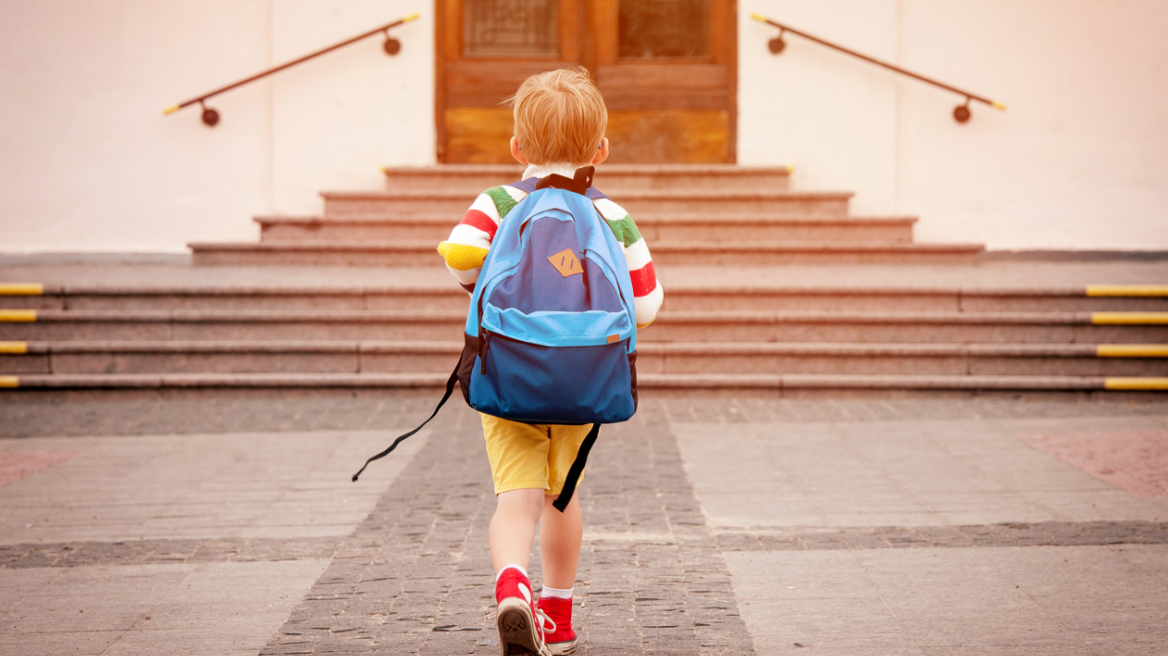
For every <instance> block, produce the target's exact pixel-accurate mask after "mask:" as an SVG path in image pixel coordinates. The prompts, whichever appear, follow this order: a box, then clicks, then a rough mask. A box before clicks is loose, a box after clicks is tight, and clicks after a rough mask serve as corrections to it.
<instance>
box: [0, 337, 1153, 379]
mask: <svg viewBox="0 0 1168 656" xmlns="http://www.w3.org/2000/svg"><path fill="white" fill-rule="evenodd" d="M461 351H462V344H461V343H460V342H424V341H423V342H386V341H364V342H356V341H315V342H307V341H299V342H272V341H250V342H248V341H202V342H198V341H136V342H117V341H75V342H31V343H24V342H5V343H0V374H4V375H13V374H21V375H24V374H61V375H75V374H82V375H91V374H324V373H328V374H379V373H395V374H407V373H408V374H442V373H448V372H449V371H450V370H451V368H452V367H453V366H454V363H455V362H456V361H457V360H458V357H459V354H460V353H461ZM637 371H638V373H642V374H670V375H673V374H678V375H691V374H735V375H738V374H752V375H755V374H766V375H773V374H780V373H781V374H831V375H859V374H863V375H935V376H962V375H975V376H981V375H987V376H989V375H992V376H1168V345H1090V344H973V345H969V344H863V343H859V344H857V343H815V342H811V343H768V342H738V343H734V342H721V343H695V342H689V343H659V342H658V343H654V342H648V343H644V344H641V345H640V346H639V348H638V358H637Z"/></svg>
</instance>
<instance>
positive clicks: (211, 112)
mask: <svg viewBox="0 0 1168 656" xmlns="http://www.w3.org/2000/svg"><path fill="white" fill-rule="evenodd" d="M420 16H421V14H411V15H409V16H406V17H405V18H402V19H401V20H396V21H394V22H392V23H389V24H387V25H382V26H381V27H379V28H377V29H374V30H370V31H368V32H365V33H364V34H358V35H357V36H355V37H353V38H351V39H346V40H344V41H342V42H340V43H336V44H333V45H331V46H329V47H327V48H322V49H320V50H317V51H316V52H313V53H309V54H307V55H305V56H303V57H301V58H299V59H294V60H292V61H290V62H288V63H286V64H280V65H279V66H276V67H274V68H269V69H268V70H266V71H264V72H262V73H257V74H256V75H253V76H251V77H249V78H247V79H244V80H240V81H238V82H235V83H233V84H228V85H227V86H225V87H221V88H218V89H215V90H214V91H212V92H210V93H205V94H203V95H201V96H199V97H197V98H191V99H190V100H188V101H186V102H184V103H179V104H177V105H174V106H172V107H167V108H166V109H165V110H163V112H162V114H163V115H164V116H169V115H171V114H173V113H175V112H177V111H178V110H180V109H183V108H184V107H190V106H191V105H196V104H197V105H198V106H199V107H200V108H201V109H202V110H203V111H202V114H201V117H202V119H203V125H206V126H207V127H209V128H213V127H215V126H216V125H218V124H219V112H218V110H215V109H213V108H211V107H208V106H207V103H206V101H207V99H208V98H211V97H212V96H217V95H219V94H221V93H223V92H224V91H230V90H232V89H235V88H237V87H241V86H243V85H245V84H248V83H250V82H255V81H256V80H259V79H261V78H265V77H267V76H269V75H271V74H273V73H278V72H279V71H282V70H284V69H285V68H291V67H292V66H295V65H297V64H300V63H303V62H306V61H308V60H309V59H313V58H315V57H319V56H321V55H323V54H325V53H327V52H332V51H333V50H336V49H337V48H343V47H345V46H347V45H349V44H350V43H356V42H357V41H360V40H361V39H365V38H367V37H371V36H373V35H374V34H383V35H385V42H384V43H382V44H381V49H382V50H384V51H385V54H387V55H389V56H391V57H392V56H394V55H396V54H397V53H399V52H401V48H402V45H401V41H398V40H397V39H395V38H393V37H392V36H390V35H389V30H390V29H392V28H394V27H397V26H398V25H401V24H403V23H408V22H410V21H412V20H416V19H417V18H419V17H420Z"/></svg>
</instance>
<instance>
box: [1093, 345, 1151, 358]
mask: <svg viewBox="0 0 1168 656" xmlns="http://www.w3.org/2000/svg"><path fill="white" fill-rule="evenodd" d="M1095 355H1097V356H1098V357H1101V358H1168V344H1100V345H1099V346H1097V347H1096V348H1095Z"/></svg>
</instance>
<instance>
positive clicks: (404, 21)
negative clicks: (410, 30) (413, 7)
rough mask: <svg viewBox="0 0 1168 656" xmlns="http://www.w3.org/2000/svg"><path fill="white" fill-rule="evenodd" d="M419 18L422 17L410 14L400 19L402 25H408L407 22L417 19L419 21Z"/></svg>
mask: <svg viewBox="0 0 1168 656" xmlns="http://www.w3.org/2000/svg"><path fill="white" fill-rule="evenodd" d="M421 17H422V15H421V14H410V15H409V16H406V17H405V18H403V19H402V22H403V23H408V22H410V21H412V20H418V19H419V18H421Z"/></svg>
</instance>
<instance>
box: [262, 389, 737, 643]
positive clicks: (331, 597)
mask: <svg viewBox="0 0 1168 656" xmlns="http://www.w3.org/2000/svg"><path fill="white" fill-rule="evenodd" d="M455 414H457V416H453V415H455ZM434 432H435V434H436V437H434V438H432V439H431V440H430V442H429V444H428V445H427V448H426V449H424V450H423V451H422V452H420V453H419V454H418V456H417V457H416V459H415V461H414V463H413V465H412V466H411V467H410V468H409V470H407V471H406V472H405V473H404V474H403V475H402V477H401V478H399V479H398V480H397V482H396V483H395V484H394V485H393V486H392V487H391V489H390V490H389V492H388V493H387V494H386V495H385V496H384V497H383V498H382V500H381V503H379V504H378V506H377V508H376V509H375V510H374V511H373V512H372V513H371V514H370V515H369V517H368V519H367V520H366V521H365V522H364V523H363V524H362V525H361V526H360V527H359V528H358V529H357V531H356V532H355V533H354V534H353V535H352V536H351V537H350V538H349V539H348V540H346V541H345V542H344V543H343V544H341V545H340V547H339V549H338V551H337V554H336V556H335V557H334V559H333V562H332V564H331V565H330V566H329V568H328V569H327V570H326V571H325V574H324V576H323V577H321V579H320V580H319V581H318V582H317V584H316V585H315V586H313V588H312V591H311V592H310V593H309V595H308V596H307V597H306V598H305V600H304V601H303V602H302V603H301V604H300V606H299V607H298V608H297V609H296V611H295V612H294V613H293V614H292V616H291V617H290V618H289V620H288V622H287V623H286V624H285V625H284V627H283V628H282V629H281V630H280V633H279V635H278V636H277V637H276V638H274V639H273V640H272V642H271V643H269V645H268V649H266V650H265V651H264V652H263V653H265V654H310V653H332V652H349V651H357V650H360V648H369V651H370V653H385V654H409V653H418V654H475V653H477V654H493V653H497V651H498V649H499V645H498V639H497V634H496V633H495V631H494V623H493V621H492V617H491V615H492V611H493V598H494V585H493V577H492V576H491V564H490V555H489V553H488V551H487V549H486V545H487V527H488V523H489V521H490V517H491V513H492V512H493V511H494V505H495V500H494V494H493V493H492V490H491V487H490V475H489V470H488V469H487V465H486V459H485V458H484V457H483V455H484V454H483V450H482V447H481V439H482V437H481V429H480V427H479V423H478V420H477V416H476V415H474V414H472V413H469V412H458V413H450V416H447V417H445V418H444V421H443V424H441V425H440V426H438V427H436V428H435V429H434ZM438 435H440V436H442V437H441V438H438V437H437V436H438ZM601 439H602V441H603V448H598V449H597V450H596V452H595V453H596V455H595V457H594V459H592V461H591V463H590V467H589V472H588V475H587V476H586V479H585V480H586V481H588V482H587V484H586V485H585V486H583V488H582V490H581V503H582V506H583V510H584V516H585V518H586V523H587V524H586V527H585V535H586V536H588V537H587V544H586V547H585V550H584V553H583V556H582V558H581V563H580V574H579V577H578V579H577V580H578V583H577V595H578V596H577V598H578V600H579V601H580V602H581V603H580V607H579V609H578V611H577V618H576V621H577V622H578V623H579V626H580V637H581V642H582V644H583V647H582V649H581V650H580V651H581V653H584V654H634V653H654V654H749V653H752V652H753V649H752V646H751V641H750V637H749V635H748V634H747V632H746V629H745V626H744V625H743V623H742V620H741V618H740V617H739V615H738V613H737V607H736V604H735V601H734V594H733V590H732V589H731V585H730V580H729V575H728V572H727V570H726V564H725V563H724V562H723V561H722V560H721V558H720V557H719V554H718V551H717V547H716V545H715V543H714V540H713V538H712V536H711V534H710V532H709V530H708V529H707V528H706V526H705V521H704V519H703V517H702V514H701V510H700V508H699V507H698V504H697V501H696V500H695V499H694V497H693V491H692V488H690V486H689V483H688V481H687V480H686V478H685V474H684V472H683V471H682V468H681V463H680V455H679V453H678V451H677V446H676V443H674V442H673V440H672V438H671V435H670V432H669V429H668V425H667V422H666V418H665V416H664V414H663V413H662V412H660V411H658V412H653V411H643V412H641V413H639V414H638V415H637V417H636V418H634V420H633V421H631V422H629V423H627V424H623V425H619V426H612V427H607V428H605V429H604V430H603V431H602V433H601ZM374 466H376V465H374ZM538 571H539V564H538V558H537V559H536V560H535V561H534V562H533V563H532V572H533V573H535V572H538ZM534 583H536V585H538V575H535V581H534Z"/></svg>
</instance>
